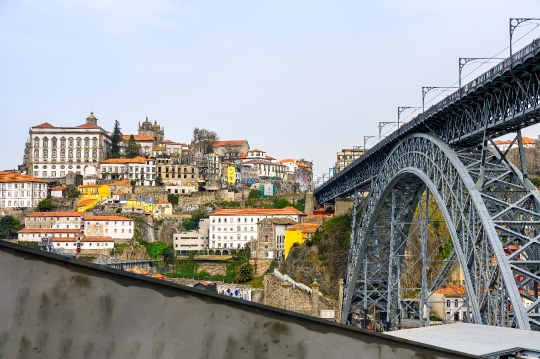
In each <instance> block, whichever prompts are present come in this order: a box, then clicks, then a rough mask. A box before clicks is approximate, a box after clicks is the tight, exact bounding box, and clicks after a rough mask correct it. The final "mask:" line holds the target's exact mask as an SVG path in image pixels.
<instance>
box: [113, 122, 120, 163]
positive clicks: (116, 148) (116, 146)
mask: <svg viewBox="0 0 540 359" xmlns="http://www.w3.org/2000/svg"><path fill="white" fill-rule="evenodd" d="M122 138H123V136H122V132H121V130H120V122H118V120H116V121H114V129H113V133H112V135H111V157H113V158H119V157H120V148H121V144H122Z"/></svg>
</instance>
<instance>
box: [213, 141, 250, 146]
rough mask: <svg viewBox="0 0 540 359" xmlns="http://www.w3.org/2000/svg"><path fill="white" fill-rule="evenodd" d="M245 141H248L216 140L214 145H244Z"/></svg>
mask: <svg viewBox="0 0 540 359" xmlns="http://www.w3.org/2000/svg"><path fill="white" fill-rule="evenodd" d="M244 142H246V140H229V141H216V142H214V147H225V146H242V145H243V144H244Z"/></svg>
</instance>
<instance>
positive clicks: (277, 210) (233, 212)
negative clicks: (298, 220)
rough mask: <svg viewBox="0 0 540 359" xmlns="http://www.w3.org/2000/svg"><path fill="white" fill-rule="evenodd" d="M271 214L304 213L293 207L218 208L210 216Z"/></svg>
mask: <svg viewBox="0 0 540 359" xmlns="http://www.w3.org/2000/svg"><path fill="white" fill-rule="evenodd" d="M242 215H256V216H272V215H304V213H303V212H300V211H299V210H297V209H296V208H294V207H285V208H245V209H218V210H217V211H215V212H214V213H212V214H211V215H210V216H242Z"/></svg>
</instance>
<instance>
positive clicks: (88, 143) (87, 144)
mask: <svg viewBox="0 0 540 359" xmlns="http://www.w3.org/2000/svg"><path fill="white" fill-rule="evenodd" d="M84 146H85V147H90V139H89V138H88V137H86V138H85V139H84Z"/></svg>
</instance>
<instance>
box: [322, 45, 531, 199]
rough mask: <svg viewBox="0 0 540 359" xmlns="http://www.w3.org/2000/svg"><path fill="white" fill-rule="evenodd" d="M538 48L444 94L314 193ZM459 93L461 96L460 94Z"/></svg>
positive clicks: (503, 62) (506, 61)
mask: <svg viewBox="0 0 540 359" xmlns="http://www.w3.org/2000/svg"><path fill="white" fill-rule="evenodd" d="M538 49H540V39H534V40H533V41H532V42H531V43H530V44H529V45H527V46H525V47H524V48H522V49H521V50H519V51H518V52H516V53H514V54H513V55H512V60H511V59H510V57H508V58H506V59H505V60H503V61H502V62H500V63H498V64H497V65H495V66H493V67H492V68H491V69H489V70H488V71H486V72H484V73H483V74H482V75H480V76H478V77H477V78H475V79H474V80H472V81H470V82H469V83H467V84H465V85H464V86H462V87H461V88H459V89H458V90H457V91H455V92H453V93H452V94H450V95H448V96H446V97H445V98H444V99H442V100H441V101H439V102H437V103H436V104H434V105H433V106H431V107H429V108H428V109H427V110H426V111H425V112H424V113H421V114H419V115H417V116H415V117H413V119H412V120H411V121H409V122H407V123H406V124H404V125H403V126H402V127H401V128H398V129H397V130H395V131H394V132H392V133H391V134H390V135H388V136H387V137H386V138H384V139H383V140H382V141H381V142H379V143H377V144H376V145H375V146H373V147H372V148H370V149H369V150H367V151H366V152H364V153H362V154H361V155H360V156H359V157H358V158H357V159H356V160H354V161H353V162H352V163H351V164H350V165H348V166H347V167H345V169H343V170H342V171H341V172H339V173H338V174H337V175H335V176H333V177H332V178H330V179H329V180H328V181H326V182H324V183H323V184H321V185H320V186H318V187H317V188H316V189H315V193H316V192H318V191H319V189H321V188H323V187H326V186H327V185H330V184H331V183H332V182H334V181H336V180H337V178H339V177H342V176H345V175H346V174H347V172H348V171H349V170H350V169H351V168H352V167H354V165H355V164H357V163H359V162H362V161H364V160H367V159H368V158H369V157H371V156H373V155H374V154H375V153H377V152H378V151H379V150H380V149H381V148H383V147H385V146H386V145H387V144H388V143H390V142H392V141H394V140H396V139H397V138H398V137H399V134H400V133H406V132H408V131H409V130H410V129H413V128H414V127H416V126H418V125H419V124H421V123H423V122H424V120H425V119H428V118H429V117H431V116H432V115H434V114H435V113H437V112H439V111H440V110H441V109H443V108H445V107H447V106H449V105H450V104H452V103H454V102H455V101H457V100H459V99H460V98H461V97H463V96H466V95H468V94H469V93H471V92H473V91H475V90H476V89H477V88H478V87H479V86H481V85H482V84H483V83H484V82H485V81H486V80H488V79H490V78H492V77H493V76H495V75H498V74H500V73H503V72H504V71H505V70H507V69H509V68H510V66H511V65H515V64H516V63H517V62H518V61H519V60H521V59H523V58H524V57H526V56H527V55H529V54H530V53H532V52H534V51H535V50H538ZM460 93H461V96H460Z"/></svg>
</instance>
